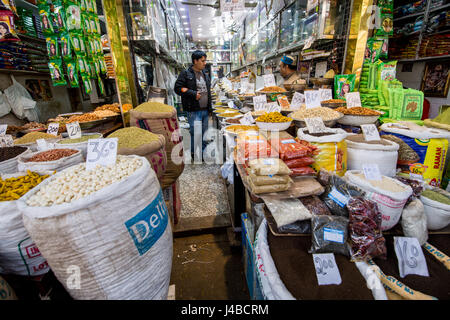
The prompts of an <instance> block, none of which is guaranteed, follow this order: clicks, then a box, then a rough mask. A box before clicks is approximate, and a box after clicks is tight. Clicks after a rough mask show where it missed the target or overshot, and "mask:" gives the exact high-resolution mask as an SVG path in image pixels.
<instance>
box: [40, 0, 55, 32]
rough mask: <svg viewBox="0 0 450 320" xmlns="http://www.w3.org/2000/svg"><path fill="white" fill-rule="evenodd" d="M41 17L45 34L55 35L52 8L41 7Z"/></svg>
mask: <svg viewBox="0 0 450 320" xmlns="http://www.w3.org/2000/svg"><path fill="white" fill-rule="evenodd" d="M39 16H40V17H41V24H42V32H43V33H44V34H54V33H55V30H54V29H53V24H52V14H51V12H50V6H48V5H43V6H41V7H40V10H39Z"/></svg>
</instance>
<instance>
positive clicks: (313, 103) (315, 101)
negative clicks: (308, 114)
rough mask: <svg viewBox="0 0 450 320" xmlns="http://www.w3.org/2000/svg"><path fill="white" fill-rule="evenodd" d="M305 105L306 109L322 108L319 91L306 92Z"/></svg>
mask: <svg viewBox="0 0 450 320" xmlns="http://www.w3.org/2000/svg"><path fill="white" fill-rule="evenodd" d="M305 104H306V109H310V108H317V107H320V106H321V104H320V93H319V90H307V91H305Z"/></svg>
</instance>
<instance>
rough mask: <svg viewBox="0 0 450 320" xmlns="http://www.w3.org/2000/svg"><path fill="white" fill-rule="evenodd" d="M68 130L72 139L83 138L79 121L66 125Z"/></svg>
mask: <svg viewBox="0 0 450 320" xmlns="http://www.w3.org/2000/svg"><path fill="white" fill-rule="evenodd" d="M66 129H67V133H68V134H69V138H70V139H78V138H81V128H80V124H79V123H78V121H75V122H72V123H66Z"/></svg>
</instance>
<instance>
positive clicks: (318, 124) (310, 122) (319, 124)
mask: <svg viewBox="0 0 450 320" xmlns="http://www.w3.org/2000/svg"><path fill="white" fill-rule="evenodd" d="M305 123H306V127H307V128H308V131H309V133H320V132H324V131H326V130H327V128H326V127H325V124H324V123H323V120H322V118H319V117H316V118H305Z"/></svg>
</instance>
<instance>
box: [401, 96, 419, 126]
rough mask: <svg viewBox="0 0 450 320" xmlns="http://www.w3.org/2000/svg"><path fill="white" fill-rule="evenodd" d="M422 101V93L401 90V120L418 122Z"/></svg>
mask: <svg viewBox="0 0 450 320" xmlns="http://www.w3.org/2000/svg"><path fill="white" fill-rule="evenodd" d="M423 99H424V95H423V92H422V91H419V90H414V89H403V104H402V106H403V107H402V112H401V116H400V117H401V119H408V120H420V119H421V118H422V113H423Z"/></svg>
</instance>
